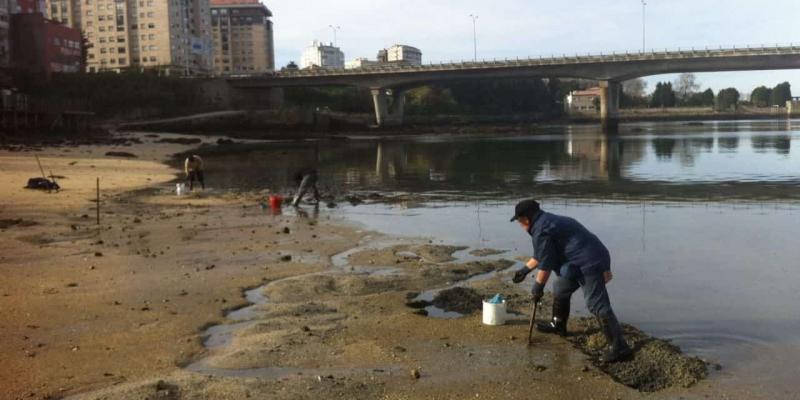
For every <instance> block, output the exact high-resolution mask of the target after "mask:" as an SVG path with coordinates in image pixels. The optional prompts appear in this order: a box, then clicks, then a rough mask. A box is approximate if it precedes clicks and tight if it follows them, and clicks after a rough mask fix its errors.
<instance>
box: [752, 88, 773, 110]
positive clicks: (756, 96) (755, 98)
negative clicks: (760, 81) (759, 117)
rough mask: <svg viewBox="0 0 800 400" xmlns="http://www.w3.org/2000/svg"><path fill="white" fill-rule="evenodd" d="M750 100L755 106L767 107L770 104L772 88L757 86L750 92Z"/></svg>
mask: <svg viewBox="0 0 800 400" xmlns="http://www.w3.org/2000/svg"><path fill="white" fill-rule="evenodd" d="M750 102H751V103H753V105H754V106H756V107H769V106H770V104H772V89H770V88H768V87H766V86H759V87H757V88H755V89H753V93H751V94H750Z"/></svg>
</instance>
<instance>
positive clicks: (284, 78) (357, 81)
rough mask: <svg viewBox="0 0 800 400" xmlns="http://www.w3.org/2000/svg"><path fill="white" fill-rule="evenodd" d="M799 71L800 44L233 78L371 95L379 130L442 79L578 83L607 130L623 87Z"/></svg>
mask: <svg viewBox="0 0 800 400" xmlns="http://www.w3.org/2000/svg"><path fill="white" fill-rule="evenodd" d="M780 69H800V44H798V45H793V44H791V45H786V46H774V47H742V48H736V47H734V48H728V49H724V48H720V49H689V50H676V51H663V52H658V51H651V52H638V53H611V54H598V55H586V56H581V55H575V56H566V55H565V56H562V57H549V58H544V57H542V58H525V59H505V60H494V61H479V62H461V63H439V64H428V65H421V66H411V65H380V66H373V67H367V68H361V69H352V70H337V69H313V70H299V71H281V72H276V73H273V74H268V75H258V76H247V77H231V78H227V83H228V85H230V86H231V87H232V88H234V89H236V90H247V91H249V90H265V89H269V88H283V87H303V86H305V87H321V86H356V87H362V88H367V89H370V90H371V92H372V97H373V102H374V107H375V120H376V122H377V124H378V125H379V126H384V125H399V124H401V123H402V121H403V107H404V104H405V92H406V91H407V90H408V89H412V88H414V87H419V86H423V85H426V84H431V83H435V82H441V81H446V80H463V79H507V78H531V77H539V78H583V79H592V80H597V81H598V82H599V83H600V87H601V88H603V90H602V95H601V98H600V118H601V121H602V122H603V125H604V126H605V127H609V128H612V129H613V127H615V126H616V124H617V121H618V110H619V97H620V90H621V83H622V82H623V81H626V80H629V79H634V78H639V77H644V76H649V75H659V74H668V73H688V72H719V71H757V70H780Z"/></svg>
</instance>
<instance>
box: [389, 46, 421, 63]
mask: <svg viewBox="0 0 800 400" xmlns="http://www.w3.org/2000/svg"><path fill="white" fill-rule="evenodd" d="M386 62H390V63H403V64H409V65H421V64H422V51H420V50H419V49H418V48H416V47H412V46H406V45H403V44H396V45H394V46H392V47H389V48H388V49H386Z"/></svg>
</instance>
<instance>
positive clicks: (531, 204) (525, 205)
mask: <svg viewBox="0 0 800 400" xmlns="http://www.w3.org/2000/svg"><path fill="white" fill-rule="evenodd" d="M538 211H539V203H538V202H537V201H536V200H533V199H531V200H522V201H520V202H519V203H517V206H516V207H514V217H512V218H511V222H514V221H516V220H518V219H519V217H529V218H530V217H533V215H534V214H536V213H537V212H538Z"/></svg>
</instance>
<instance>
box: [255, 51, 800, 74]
mask: <svg viewBox="0 0 800 400" xmlns="http://www.w3.org/2000/svg"><path fill="white" fill-rule="evenodd" d="M765 55H800V44H798V45H795V44H789V45H786V46H775V47H744V48H729V49H723V48H720V49H688V50H677V51H661V52H659V51H650V52H638V53H629V52H628V53H611V54H596V55H591V54H589V55H586V56H580V55H575V56H566V55H564V56H561V57H555V56H554V57H539V58H518V59H504V60H491V61H478V62H473V61H465V62H451V63H438V64H426V65H403V64H391V65H380V66H370V67H364V68H357V69H327V68H319V69H305V70H298V71H280V72H278V71H276V72H274V73H271V74H266V75H267V76H270V77H273V78H299V77H323V76H327V77H329V76H353V75H372V74H387V73H394V74H400V73H404V72H409V73H419V72H438V71H457V70H471V69H484V70H485V69H492V68H509V67H537V66H553V65H575V64H599V63H618V62H635V61H666V60H689V59H698V58H723V57H748V56H765Z"/></svg>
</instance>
